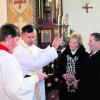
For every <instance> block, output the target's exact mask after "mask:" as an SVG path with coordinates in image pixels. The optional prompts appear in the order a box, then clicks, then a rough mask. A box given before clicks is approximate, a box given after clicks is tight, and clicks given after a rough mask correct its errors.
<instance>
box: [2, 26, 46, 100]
mask: <svg viewBox="0 0 100 100" xmlns="http://www.w3.org/2000/svg"><path fill="white" fill-rule="evenodd" d="M18 38H19V29H18V28H17V27H16V26H15V25H13V24H4V25H2V26H1V28H0V100H32V98H33V94H34V90H35V85H36V84H37V82H39V80H40V81H42V80H43V79H44V78H45V77H46V75H45V74H43V73H38V74H37V75H36V74H35V75H34V76H31V77H27V78H24V77H23V73H22V70H21V67H20V64H19V62H18V61H17V60H16V58H15V57H14V56H13V54H11V53H12V50H13V49H14V47H15V46H16V45H17V44H16V42H17V40H18Z"/></svg>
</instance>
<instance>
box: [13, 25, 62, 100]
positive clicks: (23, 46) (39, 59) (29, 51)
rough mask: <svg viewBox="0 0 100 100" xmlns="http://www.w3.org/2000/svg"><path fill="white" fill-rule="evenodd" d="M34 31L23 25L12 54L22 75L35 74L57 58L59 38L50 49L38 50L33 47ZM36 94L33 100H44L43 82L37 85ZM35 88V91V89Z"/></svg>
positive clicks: (30, 27)
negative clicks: (18, 63)
mask: <svg viewBox="0 0 100 100" xmlns="http://www.w3.org/2000/svg"><path fill="white" fill-rule="evenodd" d="M35 42H36V30H35V29H34V28H33V26H32V25H25V26H24V27H23V28H22V35H21V38H20V40H19V41H18V46H17V47H16V48H15V49H14V52H13V54H14V55H15V57H16V58H17V60H18V61H19V62H20V64H21V68H22V70H23V74H24V75H26V74H27V73H34V72H35V73H36V72H37V71H42V68H43V67H44V66H46V65H47V64H49V63H50V62H52V61H53V60H54V59H56V58H57V57H58V54H57V51H56V49H57V48H58V46H59V44H60V42H61V38H60V37H59V36H58V37H56V38H55V39H54V41H53V43H52V47H51V46H48V47H47V48H45V49H40V48H39V47H37V46H36V45H35ZM37 87H39V89H38V94H39V96H40V97H41V99H40V98H39V96H36V95H34V96H33V100H45V85H44V81H42V82H40V83H39V84H38V86H37ZM37 87H36V89H37ZM36 94H37V93H36Z"/></svg>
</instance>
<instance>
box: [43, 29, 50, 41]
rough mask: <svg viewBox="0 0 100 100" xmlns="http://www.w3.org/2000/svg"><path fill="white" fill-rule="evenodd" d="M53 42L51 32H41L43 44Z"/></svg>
mask: <svg viewBox="0 0 100 100" xmlns="http://www.w3.org/2000/svg"><path fill="white" fill-rule="evenodd" d="M50 42H51V30H41V43H50Z"/></svg>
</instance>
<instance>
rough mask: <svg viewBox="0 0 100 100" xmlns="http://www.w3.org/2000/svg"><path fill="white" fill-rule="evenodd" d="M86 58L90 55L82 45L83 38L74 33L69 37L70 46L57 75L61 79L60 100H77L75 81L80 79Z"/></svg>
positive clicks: (64, 53)
mask: <svg viewBox="0 0 100 100" xmlns="http://www.w3.org/2000/svg"><path fill="white" fill-rule="evenodd" d="M86 58H88V53H87V52H86V51H85V48H84V46H83V44H82V36H81V34H79V33H77V32H73V33H72V34H71V35H70V37H69V41H68V46H67V47H66V49H65V50H64V51H63V53H62V54H61V56H60V58H59V61H58V66H59V68H58V71H57V74H58V75H59V77H60V79H61V80H60V82H61V86H60V94H59V95H60V96H59V100H75V96H76V95H75V92H76V88H77V87H75V84H74V80H75V79H77V81H78V80H79V79H80V77H81V70H82V68H81V66H82V64H83V63H84V61H85V60H86ZM75 83H77V82H75ZM73 84H74V85H73Z"/></svg>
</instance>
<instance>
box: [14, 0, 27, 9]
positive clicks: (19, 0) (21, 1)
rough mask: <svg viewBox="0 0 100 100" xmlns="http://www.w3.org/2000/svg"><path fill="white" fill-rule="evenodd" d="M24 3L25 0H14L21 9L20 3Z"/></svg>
mask: <svg viewBox="0 0 100 100" xmlns="http://www.w3.org/2000/svg"><path fill="white" fill-rule="evenodd" d="M22 3H26V0H14V4H19V7H18V8H19V9H21V4H22Z"/></svg>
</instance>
